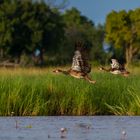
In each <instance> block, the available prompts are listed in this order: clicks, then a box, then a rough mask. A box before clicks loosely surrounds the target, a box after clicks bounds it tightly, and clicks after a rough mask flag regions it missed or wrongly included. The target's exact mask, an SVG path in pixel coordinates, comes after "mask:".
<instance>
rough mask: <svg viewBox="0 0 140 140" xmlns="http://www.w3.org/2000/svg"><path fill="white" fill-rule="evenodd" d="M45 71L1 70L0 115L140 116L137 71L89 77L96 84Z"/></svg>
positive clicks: (96, 74)
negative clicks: (120, 74)
mask: <svg viewBox="0 0 140 140" xmlns="http://www.w3.org/2000/svg"><path fill="white" fill-rule="evenodd" d="M51 71H52V68H48V69H1V70H0V115H1V116H9V115H11V114H12V115H16V116H33V115H140V86H139V85H140V69H138V68H137V69H136V70H133V72H134V73H133V75H130V77H127V78H125V77H122V76H117V75H111V74H109V73H102V72H99V71H98V70H96V71H95V72H94V71H93V73H91V76H92V78H93V79H95V80H96V81H97V83H96V84H94V85H93V84H90V83H88V82H86V81H84V80H78V79H75V78H72V77H70V76H65V75H56V74H53V73H52V72H51Z"/></svg>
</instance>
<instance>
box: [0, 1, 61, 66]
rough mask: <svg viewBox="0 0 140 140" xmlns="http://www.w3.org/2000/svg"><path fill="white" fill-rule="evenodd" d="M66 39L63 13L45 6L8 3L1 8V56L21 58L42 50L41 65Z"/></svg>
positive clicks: (0, 6) (19, 2)
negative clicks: (44, 57)
mask: <svg viewBox="0 0 140 140" xmlns="http://www.w3.org/2000/svg"><path fill="white" fill-rule="evenodd" d="M63 36H64V30H63V22H62V19H61V16H60V13H59V12H58V11H57V10H55V11H53V10H51V9H50V8H49V7H48V6H47V5H46V4H45V3H44V2H32V1H31V0H23V1H20V0H9V1H7V0H5V1H4V2H3V3H2V4H1V5H0V52H1V57H4V56H5V57H6V56H8V55H10V56H12V57H13V58H18V60H19V61H20V56H21V55H22V53H24V55H25V53H26V54H31V53H33V52H34V51H35V50H36V49H39V50H40V60H41V61H40V62H41V63H42V62H43V54H44V53H45V52H49V53H54V52H56V50H57V48H58V46H59V44H60V42H61V40H62V38H63Z"/></svg>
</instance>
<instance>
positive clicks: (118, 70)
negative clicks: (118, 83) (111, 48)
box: [100, 59, 130, 77]
mask: <svg viewBox="0 0 140 140" xmlns="http://www.w3.org/2000/svg"><path fill="white" fill-rule="evenodd" d="M111 61H112V63H111V67H110V68H109V69H106V68H104V67H100V70H104V71H107V72H110V73H112V74H120V75H123V76H125V77H126V76H128V75H129V74H130V72H128V71H127V70H126V69H125V67H124V65H121V64H120V63H119V62H118V60H116V59H111Z"/></svg>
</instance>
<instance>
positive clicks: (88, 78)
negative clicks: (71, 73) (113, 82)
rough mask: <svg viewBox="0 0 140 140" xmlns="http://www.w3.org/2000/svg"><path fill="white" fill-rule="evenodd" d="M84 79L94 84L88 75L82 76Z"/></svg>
mask: <svg viewBox="0 0 140 140" xmlns="http://www.w3.org/2000/svg"><path fill="white" fill-rule="evenodd" d="M84 79H85V80H87V81H88V82H90V83H92V84H95V83H96V81H95V80H92V79H91V78H90V77H89V76H88V75H86V76H85V77H84Z"/></svg>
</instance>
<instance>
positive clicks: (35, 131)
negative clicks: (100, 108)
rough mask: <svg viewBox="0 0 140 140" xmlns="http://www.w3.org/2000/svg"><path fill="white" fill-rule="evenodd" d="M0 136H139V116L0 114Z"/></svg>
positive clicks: (12, 139) (79, 139)
mask: <svg viewBox="0 0 140 140" xmlns="http://www.w3.org/2000/svg"><path fill="white" fill-rule="evenodd" d="M61 128H66V129H67V132H63V133H62V132H61V131H60V130H61ZM0 140H140V117H139V116H135V117H134V116H80V117H79V116H77V117H75V116H49V117H0Z"/></svg>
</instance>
